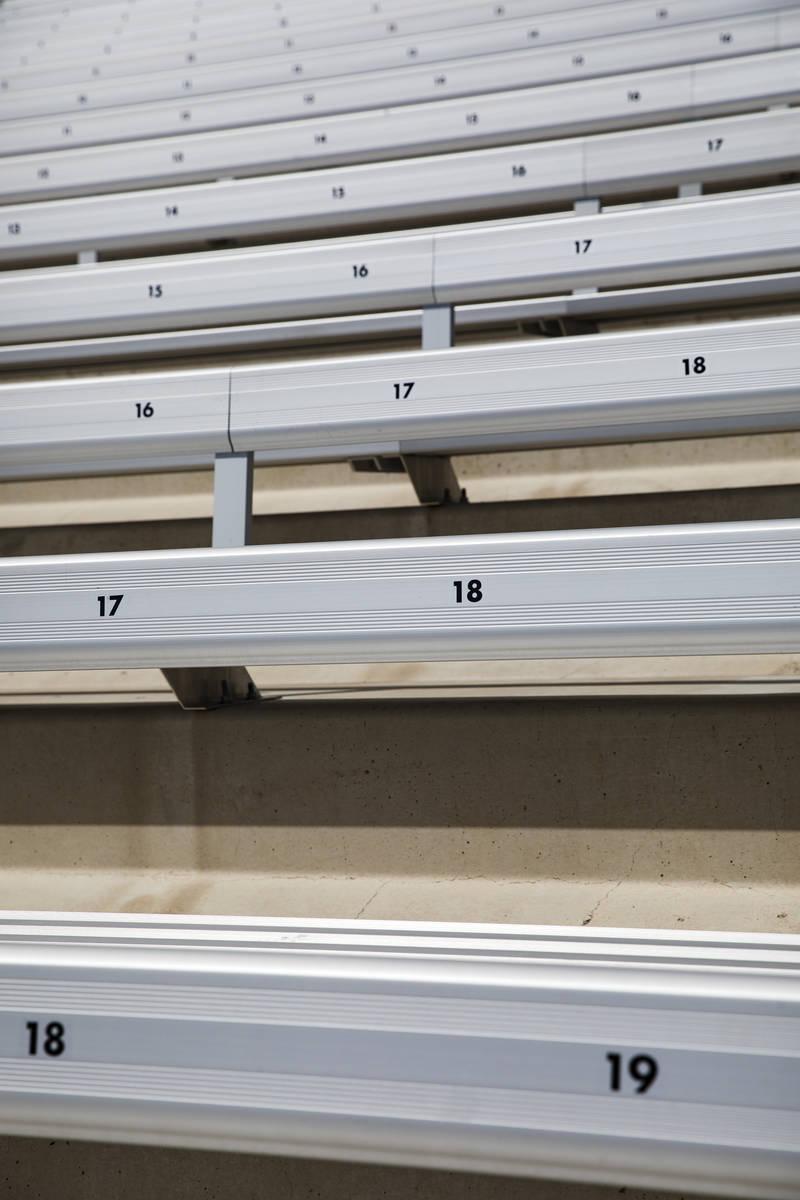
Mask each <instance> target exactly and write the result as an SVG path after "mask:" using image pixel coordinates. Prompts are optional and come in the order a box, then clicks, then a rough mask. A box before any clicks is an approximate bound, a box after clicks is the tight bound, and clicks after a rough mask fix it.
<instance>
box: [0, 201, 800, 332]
mask: <svg viewBox="0 0 800 1200" xmlns="http://www.w3.org/2000/svg"><path fill="white" fill-rule="evenodd" d="M798 266H800V191H798V190H796V189H787V190H783V189H780V190H778V191H768V192H765V193H762V192H756V193H751V194H740V195H737V196H735V197H732V198H731V197H727V198H724V199H713V200H699V201H693V202H691V203H686V202H677V203H671V204H666V203H665V204H658V205H651V206H648V207H644V208H641V209H630V210H629V209H623V210H618V211H607V212H603V213H600V214H598V215H594V216H585V215H581V216H578V215H575V214H572V213H570V214H569V215H567V216H565V215H563V214H558V215H557V216H552V217H550V216H547V217H540V218H538V219H533V220H524V219H523V220H516V221H508V222H506V223H503V224H499V223H496V222H489V223H476V224H472V225H467V226H454V227H445V228H442V229H437V230H430V231H429V230H420V231H418V232H413V233H407V234H398V235H386V234H374V235H371V236H363V237H360V238H355V237H354V238H339V239H329V240H326V241H320V242H305V243H302V244H299V245H298V244H292V243H289V244H287V245H282V246H278V247H273V246H270V247H266V248H261V247H258V248H254V249H248V250H227V251H218V252H216V253H212V254H209V253H206V254H195V255H188V254H187V255H176V256H172V257H170V256H164V257H161V258H154V259H137V260H133V261H128V262H124V263H103V262H101V263H97V264H94V265H92V266H77V267H52V268H41V269H34V270H30V271H15V272H8V273H7V274H6V276H5V278H4V280H3V293H4V300H5V308H4V310H3V312H2V314H0V342H5V343H8V342H14V341H25V340H45V339H47V338H60V337H70V336H73V335H76V334H80V333H88V332H91V333H92V334H95V333H101V332H102V333H124V332H135V331H145V330H156V329H170V328H176V327H183V328H186V327H192V326H193V327H195V328H198V327H201V326H203V325H218V324H227V323H230V324H232V323H235V322H242V321H250V320H253V321H262V320H264V319H265V318H266V317H268V316H270V315H274V316H275V317H282V318H284V317H300V316H315V315H334V314H336V313H348V312H370V311H379V310H381V309H391V308H403V307H409V306H417V305H419V306H422V305H426V304H443V303H450V304H454V303H465V302H468V301H472V300H499V299H512V298H514V297H518V296H519V297H527V296H535V295H542V294H546V293H548V292H555V291H558V290H560V289H564V288H565V287H571V288H576V287H593V286H594V287H613V286H617V287H618V286H620V285H626V284H634V283H656V282H660V281H677V280H680V279H697V278H700V277H703V276H706V277H708V276H719V275H724V274H734V273H737V272H743V271H752V272H757V271H769V270H778V269H786V268H789V267H798Z"/></svg>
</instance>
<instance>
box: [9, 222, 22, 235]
mask: <svg viewBox="0 0 800 1200" xmlns="http://www.w3.org/2000/svg"><path fill="white" fill-rule="evenodd" d="M8 232H9V233H14V234H16V233H22V226H21V225H20V224H19V223H18V222H17V221H12V222H11V224H10V225H9V227H8Z"/></svg>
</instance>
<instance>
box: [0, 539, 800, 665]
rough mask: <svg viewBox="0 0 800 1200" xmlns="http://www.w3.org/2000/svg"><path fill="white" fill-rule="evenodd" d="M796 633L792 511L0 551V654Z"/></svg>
mask: <svg viewBox="0 0 800 1200" xmlns="http://www.w3.org/2000/svg"><path fill="white" fill-rule="evenodd" d="M798 649H800V523H798V522H796V521H775V522H751V523H739V524H726V525H688V526H665V527H656V528H644V529H620V530H600V531H591V530H590V531H586V532H569V533H555V534H553V533H546V534H513V535H502V536H481V537H475V536H470V537H461V538H439V537H437V538H425V539H413V540H395V541H371V542H339V543H312V544H303V545H296V546H280V547H256V546H253V547H247V548H243V549H239V550H183V551H172V552H168V551H160V552H151V553H138V554H99V555H79V556H72V557H51V558H46V557H45V558H40V557H31V558H20V559H6V560H3V561H1V562H0V669H2V670H37V669H48V670H51V669H56V668H82V667H85V668H99V667H126V666H154V667H169V666H178V665H192V666H198V665H224V664H225V663H229V662H242V663H245V664H246V665H256V664H260V663H292V662H293V663H303V662H318V663H324V662H387V661H388V662H402V661H410V660H425V659H430V660H469V659H481V658H490V659H501V658H550V657H564V656H566V657H569V656H572V655H579V656H581V657H593V656H605V655H614V656H625V655H642V654H643V655H660V654H713V653H734V652H735V653H764V652H768V651H774V652H796V651H797V650H798Z"/></svg>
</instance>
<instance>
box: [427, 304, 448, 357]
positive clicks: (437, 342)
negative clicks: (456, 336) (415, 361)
mask: <svg viewBox="0 0 800 1200" xmlns="http://www.w3.org/2000/svg"><path fill="white" fill-rule="evenodd" d="M452 345H453V306H452V304H432V305H429V306H427V307H425V308H423V310H422V349H423V350H449V349H450V347H451V346H452Z"/></svg>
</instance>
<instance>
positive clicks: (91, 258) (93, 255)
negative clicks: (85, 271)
mask: <svg viewBox="0 0 800 1200" xmlns="http://www.w3.org/2000/svg"><path fill="white" fill-rule="evenodd" d="M96 262H97V251H96V250H79V251H78V266H79V267H85V266H87V265H88V264H89V263H96Z"/></svg>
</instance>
